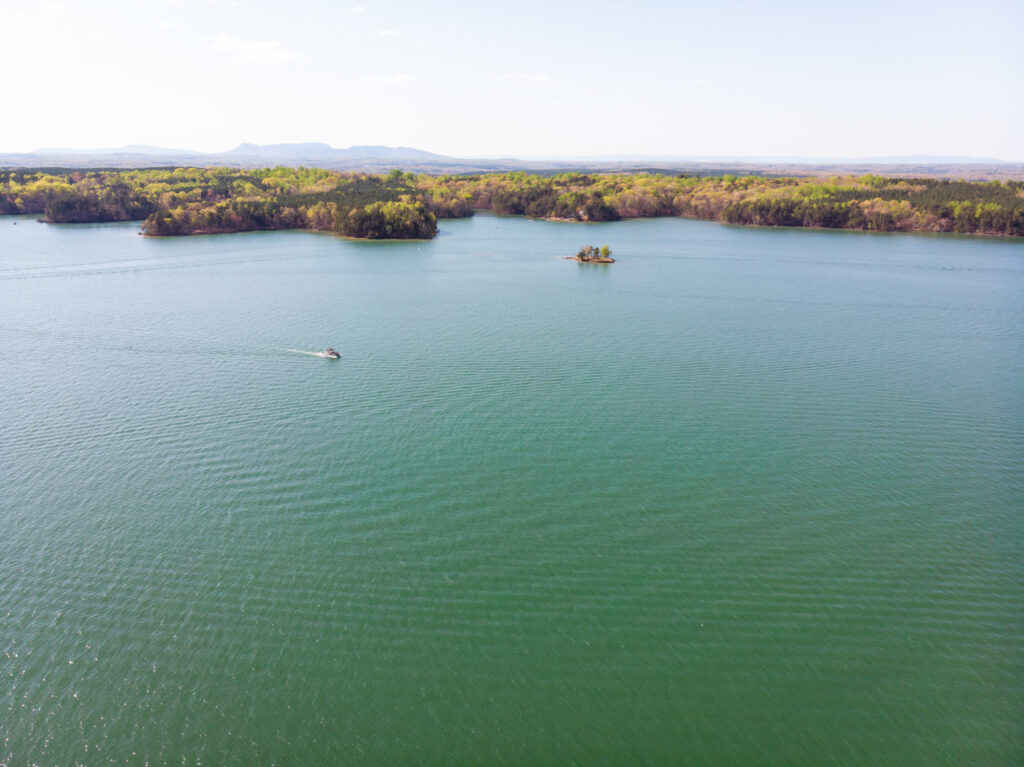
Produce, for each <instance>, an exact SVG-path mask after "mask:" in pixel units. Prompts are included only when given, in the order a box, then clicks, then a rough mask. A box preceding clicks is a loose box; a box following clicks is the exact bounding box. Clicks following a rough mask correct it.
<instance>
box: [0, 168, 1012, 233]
mask: <svg viewBox="0 0 1024 767" xmlns="http://www.w3.org/2000/svg"><path fill="white" fill-rule="evenodd" d="M474 210H491V211H494V212H495V213H503V214H509V215H522V216H530V217H534V218H554V219H561V220H571V221H616V220H619V219H627V218H646V217H655V216H682V217H686V218H699V219H708V220H717V221H721V222H723V223H727V224H743V225H759V226H802V227H816V228H828V229H861V230H868V231H880V232H890V231H932V232H962V233H974V234H995V235H1010V236H1024V182H1019V181H990V182H967V181H950V180H946V179H941V180H940V179H933V178H885V177H881V176H876V175H866V176H857V177H853V176H841V177H833V178H793V177H775V178H773V177H767V176H740V177H737V176H731V175H724V176H713V177H702V178H696V177H688V176H685V175H678V176H673V175H668V174H659V173H609V174H596V173H579V172H573V173H560V174H556V175H549V176H544V175H539V174H531V173H525V172H513V173H491V174H469V175H446V176H426V175H418V176H417V175H414V174H411V173H403V172H401V171H398V170H394V171H391V172H390V173H388V174H386V175H373V174H366V173H340V172H337V171H329V170H323V169H318V168H265V169H257V170H246V169H235V168H152V169H145V170H125V171H110V170H102V169H96V170H75V171H66V170H55V169H47V170H34V171H33V170H14V171H0V213H2V214H11V213H31V214H41V215H43V216H45V218H46V220H48V221H53V222H67V223H79V222H88V221H128V220H142V221H143V223H142V230H143V232H144V233H146V234H149V235H165V236H174V235H185V234H199V233H218V232H237V231H248V230H259V229H297V228H298V229H301V228H305V229H314V230H320V231H332V232H335V233H338V234H342V235H345V236H350V237H367V238H429V237H433V236H434V235H435V234H436V233H437V220H438V219H443V218H459V217H465V216H471V215H473V211H474Z"/></svg>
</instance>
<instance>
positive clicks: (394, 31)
mask: <svg viewBox="0 0 1024 767" xmlns="http://www.w3.org/2000/svg"><path fill="white" fill-rule="evenodd" d="M380 33H381V34H382V35H384V36H385V37H393V36H395V35H397V34H398V30H397V29H382V30H381V31H380Z"/></svg>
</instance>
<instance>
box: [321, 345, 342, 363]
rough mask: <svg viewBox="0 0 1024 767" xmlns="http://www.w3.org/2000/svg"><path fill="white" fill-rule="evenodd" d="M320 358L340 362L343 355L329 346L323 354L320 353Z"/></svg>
mask: <svg viewBox="0 0 1024 767" xmlns="http://www.w3.org/2000/svg"><path fill="white" fill-rule="evenodd" d="M320 356H321V357H326V358H327V359H329V360H339V359H341V355H340V354H338V353H337V352H336V351H334V349H332V348H331V347H329V346H328V347H327V348H326V349H324V350H323V351H322V352H320Z"/></svg>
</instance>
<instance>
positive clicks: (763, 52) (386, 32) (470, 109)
mask: <svg viewBox="0 0 1024 767" xmlns="http://www.w3.org/2000/svg"><path fill="white" fill-rule="evenodd" d="M0 22H2V23H0V28H2V29H3V34H2V44H0V71H2V72H3V73H4V76H3V79H2V83H3V84H2V100H0V104H2V105H3V115H2V117H0V152H23V151H31V150H34V149H39V148H43V147H72V148H99V147H115V146H123V145H128V144H152V145H156V146H163V147H171V148H180V149H194V150H201V151H221V150H226V149H229V148H231V147H233V146H236V145H237V144H239V143H240V142H242V141H248V142H252V143H257V144H268V143H282V142H301V141H321V142H325V143H328V144H331V145H332V146H335V147H348V146H353V145H363V144H373V145H386V146H409V147H415V148H418V149H425V150H428V151H432V152H438V153H441V154H446V155H452V156H456V157H541V156H545V157H547V156H564V157H581V156H607V155H611V156H623V155H631V156H636V155H650V156H689V157H700V156H708V157H711V156H736V157H837V158H857V157H877V156H890V155H919V154H930V155H966V156H975V157H995V158H1000V159H1004V160H1011V161H1024V44H1022V41H1024V0H972V2H969V3H966V2H963V1H962V0H958V1H957V2H944V1H943V0H927V1H926V2H925V1H919V0H906V1H902V0H887V1H885V2H879V1H876V0H858V1H857V2H842V3H841V2H829V0H815V1H814V2H805V0H794V1H793V2H785V0H775V1H774V2H773V1H771V0H760V1H758V2H753V1H746V0H719V1H718V2H711V0H705V1H704V2H688V1H686V0H683V1H680V2H670V1H669V0H664V1H662V2H657V1H655V0H630V2H623V1H622V0H619V1H618V2H601V1H598V0H589V1H587V2H577V1H576V0H568V1H566V2H559V1H558V0H547V2H534V0H520V1H519V2H515V3H488V2H481V0H476V2H451V1H449V0H432V1H431V2H406V1H403V0H393V1H383V0H381V1H377V0H342V1H341V2H333V1H328V0H274V1H273V2H267V1H265V0H130V1H121V0H95V1H93V2H84V1H82V2H76V1H75V0H33V1H32V2H23V1H22V0H0Z"/></svg>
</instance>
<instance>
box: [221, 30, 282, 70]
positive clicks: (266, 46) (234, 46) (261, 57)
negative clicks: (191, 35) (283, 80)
mask: <svg viewBox="0 0 1024 767" xmlns="http://www.w3.org/2000/svg"><path fill="white" fill-rule="evenodd" d="M206 40H207V42H209V43H210V50H213V51H218V52H220V53H227V54H229V55H230V56H231V60H232V61H233V62H235V63H236V64H280V63H282V62H285V61H294V60H295V59H297V58H300V56H299V54H298V53H296V52H295V51H291V50H288V49H287V48H285V47H284V45H283V44H281V43H280V42H278V41H277V40H258V41H254V42H246V41H244V40H239V39H238V38H237V37H234V36H232V35H227V34H224V33H221V34H219V35H212V36H210V37H207V38H206Z"/></svg>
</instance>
